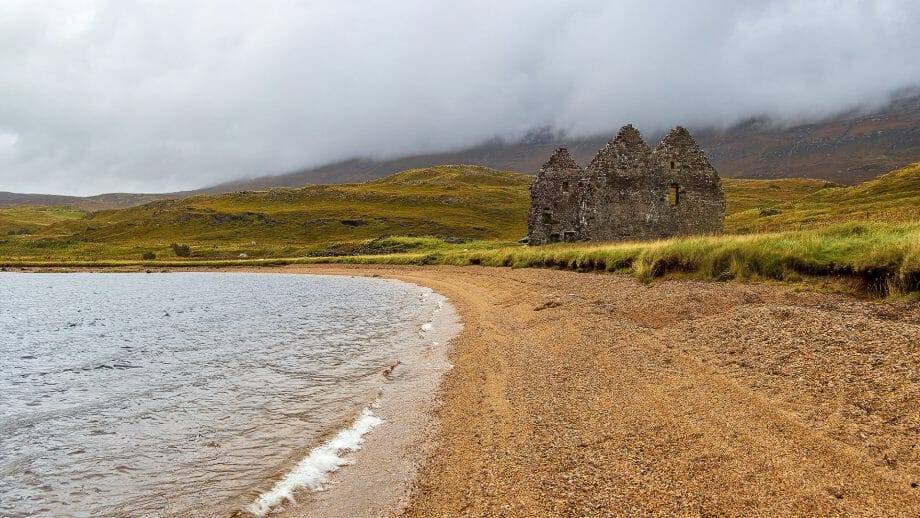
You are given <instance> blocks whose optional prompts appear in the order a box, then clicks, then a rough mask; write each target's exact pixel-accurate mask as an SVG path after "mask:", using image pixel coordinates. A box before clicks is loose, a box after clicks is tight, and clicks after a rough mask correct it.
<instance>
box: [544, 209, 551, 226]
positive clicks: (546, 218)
mask: <svg viewBox="0 0 920 518" xmlns="http://www.w3.org/2000/svg"><path fill="white" fill-rule="evenodd" d="M552 222H553V212H552V211H549V210H544V211H543V223H552Z"/></svg>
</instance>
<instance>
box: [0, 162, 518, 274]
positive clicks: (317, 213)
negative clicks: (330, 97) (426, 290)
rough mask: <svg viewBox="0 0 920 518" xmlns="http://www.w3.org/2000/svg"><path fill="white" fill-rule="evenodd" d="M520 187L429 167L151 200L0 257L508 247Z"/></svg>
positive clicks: (478, 172)
mask: <svg viewBox="0 0 920 518" xmlns="http://www.w3.org/2000/svg"><path fill="white" fill-rule="evenodd" d="M530 180H531V178H530V177H529V176H527V175H522V174H517V173H512V172H507V171H496V170H492V169H487V168H482V167H476V166H439V167H433V168H427V169H419V170H409V171H405V172H402V173H400V174H397V175H393V176H391V177H388V178H386V179H383V180H379V181H375V182H370V183H365V184H355V185H314V186H308V187H305V188H301V189H272V190H269V191H244V192H234V193H227V194H220V195H198V196H190V197H187V198H183V199H180V200H159V201H154V202H150V203H147V204H144V205H141V206H138V207H131V208H128V209H120V210H104V211H99V212H95V213H89V214H87V215H86V217H85V218H82V219H78V220H73V219H61V220H60V221H58V222H57V223H55V224H52V225H48V226H46V228H45V229H44V230H42V231H40V232H39V233H37V234H36V235H35V236H8V237H7V239H5V242H3V243H0V256H7V257H23V256H38V257H47V258H57V257H74V258H78V257H79V258H102V257H124V256H139V255H140V254H141V253H143V252H146V251H154V252H155V253H157V254H160V255H163V254H167V255H170V256H171V255H172V252H171V251H170V249H169V244H170V243H173V242H179V243H191V244H192V245H193V248H194V250H195V256H196V257H210V258H230V257H237V256H238V255H239V254H246V255H247V256H250V257H264V256H279V255H302V254H306V253H311V252H313V253H319V252H323V251H326V252H328V251H330V250H332V251H335V250H346V251H350V250H351V248H349V247H353V246H355V245H354V243H356V242H362V241H367V240H370V239H373V238H376V237H380V236H386V235H402V236H441V237H445V238H451V239H499V240H517V239H520V238H521V237H522V236H524V235H525V234H526V233H527V230H526V213H527V207H528V205H529V198H528V191H527V186H528V185H529V183H530ZM18 226H20V225H19V224H15V225H13V228H8V230H15V229H16V228H18ZM2 229H3V227H2V226H0V230H2Z"/></svg>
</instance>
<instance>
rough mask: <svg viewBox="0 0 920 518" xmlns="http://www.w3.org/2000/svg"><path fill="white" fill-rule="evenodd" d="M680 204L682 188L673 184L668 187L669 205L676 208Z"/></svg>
mask: <svg viewBox="0 0 920 518" xmlns="http://www.w3.org/2000/svg"><path fill="white" fill-rule="evenodd" d="M672 163H673V162H672ZM678 203H680V187H678V185H677V184H676V183H672V184H671V185H669V186H668V205H670V206H672V207H676V206H677V204H678Z"/></svg>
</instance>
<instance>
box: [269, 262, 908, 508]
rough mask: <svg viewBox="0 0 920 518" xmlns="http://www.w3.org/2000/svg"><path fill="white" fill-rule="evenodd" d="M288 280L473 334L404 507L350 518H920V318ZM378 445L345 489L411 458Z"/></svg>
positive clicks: (626, 288) (863, 307)
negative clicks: (455, 314) (417, 299)
mask: <svg viewBox="0 0 920 518" xmlns="http://www.w3.org/2000/svg"><path fill="white" fill-rule="evenodd" d="M280 271H284V272H288V273H291V272H304V273H327V274H348V275H380V276H383V277H395V278H399V279H402V280H405V281H408V282H414V283H417V284H420V285H425V286H429V287H431V288H433V289H434V290H436V291H438V292H439V293H441V294H443V295H446V296H447V297H449V298H450V300H451V303H452V304H454V305H455V306H456V308H457V309H458V311H459V313H460V315H461V318H462V321H463V324H464V327H463V331H462V333H461V334H460V335H459V336H458V337H457V338H455V339H454V340H453V346H452V347H453V348H452V351H451V353H450V360H451V362H452V363H453V365H454V367H453V368H452V369H451V370H450V371H449V372H448V373H447V374H446V375H445V376H444V378H443V381H442V383H441V387H440V390H439V392H438V401H439V406H438V407H437V410H436V412H434V413H433V415H432V417H433V421H432V422H433V423H435V424H436V426H437V428H436V431H435V432H434V433H435V436H434V442H433V447H432V448H431V449H430V451H429V452H428V453H427V455H426V457H427V460H426V461H425V463H424V465H423V467H422V468H421V471H420V473H419V474H418V476H417V477H416V478H415V482H414V485H413V486H412V489H411V496H410V498H409V500H408V504H407V505H406V506H405V507H402V505H403V503H404V502H405V500H404V499H403V498H402V497H401V496H400V497H399V498H390V497H388V498H390V501H389V502H383V501H380V500H377V501H376V502H377V505H375V506H374V507H372V508H367V509H365V510H363V511H362V510H360V509H358V508H355V507H351V508H350V509H348V511H349V512H346V513H344V514H349V515H387V514H401V513H405V514H407V515H410V516H455V515H466V516H469V515H509V516H536V515H580V516H581V515H635V514H649V513H650V514H682V515H713V514H719V515H742V514H743V515H750V514H779V515H801V514H857V515H876V516H878V515H886V516H897V515H916V514H917V513H918V512H920V488H918V483H920V447H918V446H917V441H918V435H920V347H918V344H920V305H918V304H916V303H913V304H910V303H899V302H878V301H861V300H856V299H853V298H850V297H846V296H839V295H829V294H819V293H794V292H793V291H792V290H791V289H790V288H788V287H777V286H769V285H745V284H738V283H706V282H692V281H665V282H658V283H655V284H654V285H652V286H641V285H639V284H637V283H636V282H635V281H634V280H633V279H631V278H629V277H625V276H619V275H604V274H578V273H572V272H562V271H550V270H536V269H527V270H511V269H494V268H479V267H463V268H453V267H396V268H394V267H379V268H376V267H366V266H362V267H349V266H334V267H330V266H316V267H304V266H297V267H288V268H282V269H280ZM378 433H379V432H377V431H374V432H372V433H371V434H369V436H368V438H369V440H368V444H367V447H366V449H365V450H362V452H361V454H363V455H366V456H367V458H361V459H359V461H358V464H356V465H355V466H351V467H349V468H347V469H346V470H345V471H343V472H342V473H341V474H340V475H339V476H337V484H336V486H338V485H340V484H339V483H341V485H342V486H346V485H349V484H353V483H355V482H354V481H349V479H361V478H362V475H361V473H362V472H364V471H368V472H373V468H372V465H374V464H380V463H388V462H390V457H391V456H396V457H397V458H402V457H401V456H404V455H406V451H405V450H399V449H398V448H397V449H396V450H392V449H389V450H388V449H387V448H388V445H387V444H386V442H387V441H386V440H383V439H382V438H381V440H379V441H378V442H377V443H372V442H371V441H373V436H374V435H375V434H378ZM422 449H423V450H424V448H422ZM365 483H366V482H365ZM356 487H360V486H356ZM333 491H336V489H331V490H330V492H329V493H328V495H325V496H327V497H330V498H331V497H333V496H334V493H333ZM358 493H360V490H359V491H358ZM344 494H348V493H347V491H346V493H344ZM352 494H354V493H352ZM375 498H376V497H375ZM309 509H310V508H309V507H305V508H304V509H302V510H301V511H302V513H303V515H305V516H306V515H310V514H311V513H310V512H309V511H308V510H309ZM328 509H329V508H326V510H328ZM323 514H324V515H329V514H336V513H335V512H331V511H330V512H329V514H327V513H326V512H324V513H323Z"/></svg>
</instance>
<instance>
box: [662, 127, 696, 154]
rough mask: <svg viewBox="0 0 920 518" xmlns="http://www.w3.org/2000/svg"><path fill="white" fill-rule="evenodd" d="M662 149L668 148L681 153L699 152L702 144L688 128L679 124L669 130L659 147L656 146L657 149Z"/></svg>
mask: <svg viewBox="0 0 920 518" xmlns="http://www.w3.org/2000/svg"><path fill="white" fill-rule="evenodd" d="M661 149H668V150H672V151H676V152H679V153H684V152H690V151H693V152H699V151H700V146H699V145H698V144H697V143H696V140H695V139H694V138H693V137H692V136H691V135H690V132H689V131H687V128H685V127H683V126H677V127H675V128H674V129H672V130H671V131H669V132H668V134H667V135H665V137H664V139H662V141H661V143H660V144H658V147H656V148H655V151H658V150H661Z"/></svg>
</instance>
